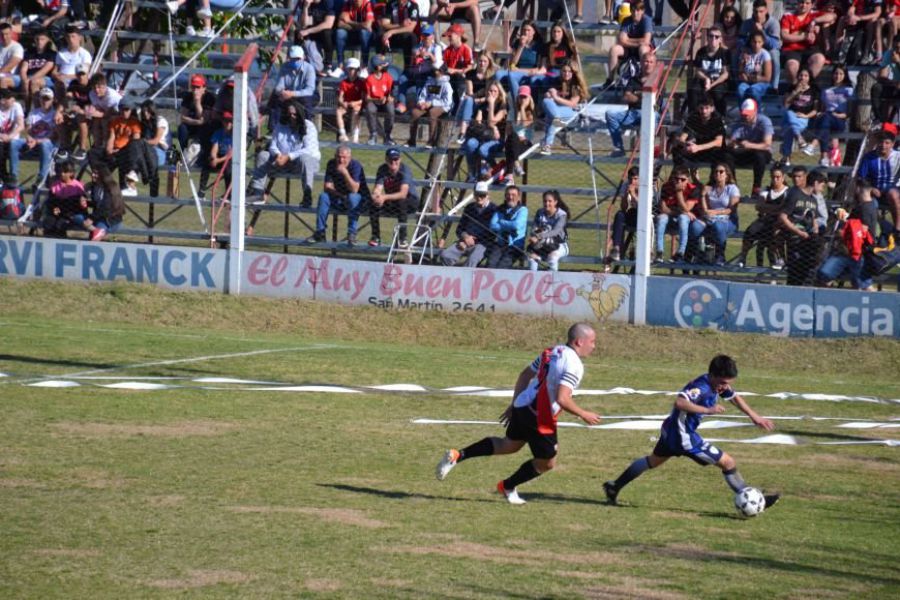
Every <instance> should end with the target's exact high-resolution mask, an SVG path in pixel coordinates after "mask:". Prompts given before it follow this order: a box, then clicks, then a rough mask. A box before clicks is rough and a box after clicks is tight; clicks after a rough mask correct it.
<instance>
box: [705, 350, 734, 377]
mask: <svg viewBox="0 0 900 600" xmlns="http://www.w3.org/2000/svg"><path fill="white" fill-rule="evenodd" d="M709 375H710V376H711V377H722V378H724V379H734V378H735V377H737V376H738V368H737V363H735V362H734V359H733V358H731V357H730V356H728V355H726V354H718V355H716V356H714V357H713V359H712V360H711V361H709Z"/></svg>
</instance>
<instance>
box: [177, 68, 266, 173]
mask: <svg viewBox="0 0 900 600" xmlns="http://www.w3.org/2000/svg"><path fill="white" fill-rule="evenodd" d="M190 84H191V89H190V90H189V91H187V92H184V93H183V94H182V95H181V110H180V113H181V124H180V125H179V126H178V143H179V144H180V145H181V150H182V152H186V153H189V154H192V155H193V157H194V158H196V159H197V160H198V161H199V162H200V164H201V165H202V164H204V163H206V162H208V161H209V147H210V141H211V139H212V134H213V131H215V129H214V124H213V109H214V107H215V105H216V97H215V95H214V94H213V93H212V92H210V91H209V90H208V89H206V78H205V77H203V75H200V74H199V73H196V74H194V75H191V80H190ZM273 95H274V94H273ZM191 140H194V141H195V143H196V144H198V146H199V152H198V153H197V154H193V152H189V148H190V141H191ZM195 148H196V147H195ZM190 162H191V160H190V159H188V163H190Z"/></svg>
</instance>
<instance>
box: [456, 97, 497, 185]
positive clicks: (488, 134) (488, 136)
mask: <svg viewBox="0 0 900 600" xmlns="http://www.w3.org/2000/svg"><path fill="white" fill-rule="evenodd" d="M506 117H507V110H506V92H504V91H503V86H501V85H500V83H499V82H497V81H492V82H491V84H490V85H489V86H488V89H487V98H486V99H485V101H484V103H483V104H481V105H480V108H479V109H478V112H476V113H475V120H474V121H473V123H472V126H471V128H470V129H469V130H468V135H467V137H466V139H465V142H464V144H463V147H462V152H463V154H464V155H465V157H466V162H467V163H468V167H469V181H470V182H475V181H476V180H478V179H480V174H481V172H482V163H487V162H491V155H492V153H493V152H494V151H495V150H499V149H500V148H503V144H504V142H505V138H506Z"/></svg>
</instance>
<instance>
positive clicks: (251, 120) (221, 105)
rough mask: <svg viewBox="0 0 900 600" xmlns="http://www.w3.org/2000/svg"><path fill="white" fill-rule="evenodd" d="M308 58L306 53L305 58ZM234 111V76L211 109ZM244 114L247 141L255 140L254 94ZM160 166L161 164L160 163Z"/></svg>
mask: <svg viewBox="0 0 900 600" xmlns="http://www.w3.org/2000/svg"><path fill="white" fill-rule="evenodd" d="M308 56H310V55H309V54H308V53H307V57H308ZM233 109H234V75H232V76H231V77H229V78H228V79H226V80H225V82H224V83H223V84H222V85H220V86H219V90H218V91H217V92H216V104H215V107H214V108H213V110H214V112H215V114H216V115H218V116H221V115H223V114H224V113H226V112H231V111H232V110H233ZM244 111H245V112H244V114H245V115H246V117H247V139H249V140H255V139H256V138H257V136H258V135H259V103H258V100H257V99H256V94H254V93H252V91H251V93H249V94H247V102H246V103H245V104H244ZM160 164H162V163H160Z"/></svg>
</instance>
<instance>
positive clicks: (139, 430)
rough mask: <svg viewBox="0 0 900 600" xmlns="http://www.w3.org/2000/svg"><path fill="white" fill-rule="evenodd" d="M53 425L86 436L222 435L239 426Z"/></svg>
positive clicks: (203, 423)
mask: <svg viewBox="0 0 900 600" xmlns="http://www.w3.org/2000/svg"><path fill="white" fill-rule="evenodd" d="M52 427H53V428H54V429H56V430H58V431H61V432H62V433H66V434H69V435H80V436H85V437H133V436H147V437H169V438H183V437H191V436H212V435H221V434H223V433H227V432H228V431H232V430H233V429H235V428H236V427H237V425H235V424H234V423H226V422H222V421H178V422H175V423H169V424H167V425H139V424H135V423H128V424H126V423H71V422H62V423H53V425H52Z"/></svg>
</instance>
